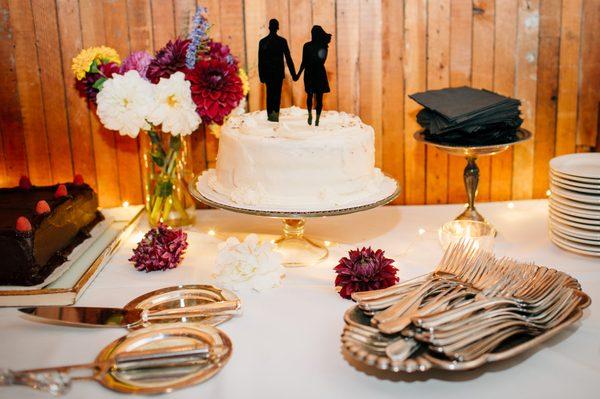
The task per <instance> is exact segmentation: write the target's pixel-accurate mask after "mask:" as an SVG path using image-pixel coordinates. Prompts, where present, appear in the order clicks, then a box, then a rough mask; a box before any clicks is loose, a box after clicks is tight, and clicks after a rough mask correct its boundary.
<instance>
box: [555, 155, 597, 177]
mask: <svg viewBox="0 0 600 399" xmlns="http://www.w3.org/2000/svg"><path fill="white" fill-rule="evenodd" d="M550 169H552V170H554V171H556V172H559V173H563V174H566V175H570V176H575V177H585V178H588V179H600V153H598V152H586V153H577V154H568V155H562V156H560V157H556V158H552V159H551V160H550Z"/></svg>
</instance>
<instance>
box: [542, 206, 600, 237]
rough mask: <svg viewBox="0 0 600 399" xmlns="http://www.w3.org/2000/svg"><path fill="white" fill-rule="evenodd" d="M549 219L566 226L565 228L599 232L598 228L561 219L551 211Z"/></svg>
mask: <svg viewBox="0 0 600 399" xmlns="http://www.w3.org/2000/svg"><path fill="white" fill-rule="evenodd" d="M550 218H551V219H553V220H555V221H557V222H560V223H562V224H566V225H567V226H571V227H576V228H578V229H583V230H589V231H598V232H600V226H593V225H590V224H585V223H579V222H574V221H572V220H568V219H566V218H564V217H562V216H561V215H559V214H557V213H556V212H554V211H553V210H550Z"/></svg>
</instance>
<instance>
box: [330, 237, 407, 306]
mask: <svg viewBox="0 0 600 399" xmlns="http://www.w3.org/2000/svg"><path fill="white" fill-rule="evenodd" d="M392 263H394V260H393V259H389V258H386V257H385V256H384V251H382V250H381V249H378V250H377V251H373V250H372V249H371V247H369V248H364V247H363V248H362V249H358V248H357V249H356V250H353V251H350V252H348V257H343V258H342V259H340V262H339V264H338V265H337V266H336V267H335V268H334V270H335V272H336V273H337V277H336V278H335V286H336V287H340V295H341V296H342V298H346V299H351V295H352V293H353V292H360V291H371V290H378V289H381V288H387V287H390V286H392V285H394V284H396V283H397V282H398V280H399V279H398V277H396V272H397V271H398V269H396V268H395V267H394V266H393V265H392Z"/></svg>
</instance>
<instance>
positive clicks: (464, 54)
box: [448, 0, 473, 202]
mask: <svg viewBox="0 0 600 399" xmlns="http://www.w3.org/2000/svg"><path fill="white" fill-rule="evenodd" d="M472 33H473V5H472V3H471V0H452V1H451V2H450V86H452V87H460V86H470V85H471V64H472V61H471V58H472V46H473V44H472V43H473V40H472V37H473V36H472ZM465 163H466V161H465V160H464V158H463V157H457V156H449V157H448V201H449V202H466V201H467V194H466V191H465V186H464V183H463V171H464V168H465Z"/></svg>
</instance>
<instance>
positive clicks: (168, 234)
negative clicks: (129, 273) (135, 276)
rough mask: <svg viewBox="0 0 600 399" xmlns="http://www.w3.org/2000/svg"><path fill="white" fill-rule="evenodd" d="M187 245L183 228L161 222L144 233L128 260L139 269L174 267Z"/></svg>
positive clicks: (153, 269)
mask: <svg viewBox="0 0 600 399" xmlns="http://www.w3.org/2000/svg"><path fill="white" fill-rule="evenodd" d="M187 246H188V243H187V234H186V233H185V232H184V231H183V230H181V229H172V228H169V227H168V226H166V225H164V224H162V223H161V224H159V225H158V226H157V227H156V228H153V229H151V230H150V231H148V232H147V233H146V235H144V238H142V241H140V242H139V243H138V245H137V247H136V248H135V249H134V250H133V256H132V257H131V258H130V259H129V261H130V262H134V264H135V268H136V269H137V270H139V271H145V272H152V271H155V270H167V269H174V268H176V267H177V266H178V265H179V263H180V262H181V260H182V258H183V255H184V254H185V250H186V249H187Z"/></svg>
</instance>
